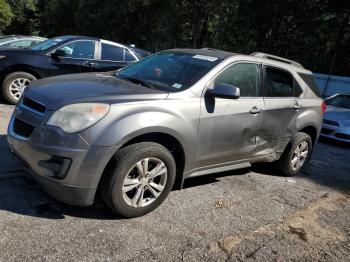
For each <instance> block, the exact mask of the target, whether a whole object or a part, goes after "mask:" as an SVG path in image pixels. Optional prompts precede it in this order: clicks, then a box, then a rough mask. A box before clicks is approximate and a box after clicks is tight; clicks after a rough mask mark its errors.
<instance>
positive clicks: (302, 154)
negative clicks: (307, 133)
mask: <svg viewBox="0 0 350 262" xmlns="http://www.w3.org/2000/svg"><path fill="white" fill-rule="evenodd" d="M308 154H309V144H308V143H307V142H306V141H302V142H301V143H300V144H299V145H298V146H297V147H296V148H295V150H294V153H293V157H292V160H291V167H292V169H293V170H299V169H300V168H301V167H302V166H303V165H304V163H305V161H306V159H307V157H308Z"/></svg>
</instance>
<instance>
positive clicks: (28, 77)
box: [2, 72, 36, 104]
mask: <svg viewBox="0 0 350 262" xmlns="http://www.w3.org/2000/svg"><path fill="white" fill-rule="evenodd" d="M34 80H36V77H35V76H33V75H32V74H29V73H26V72H13V73H10V74H8V75H7V76H6V77H5V79H4V81H3V83H2V94H3V96H4V98H5V100H6V101H7V102H9V103H10V104H17V102H18V100H19V99H20V97H21V95H22V93H23V92H24V89H25V88H26V87H27V86H28V85H29V84H30V83H31V82H32V81H34Z"/></svg>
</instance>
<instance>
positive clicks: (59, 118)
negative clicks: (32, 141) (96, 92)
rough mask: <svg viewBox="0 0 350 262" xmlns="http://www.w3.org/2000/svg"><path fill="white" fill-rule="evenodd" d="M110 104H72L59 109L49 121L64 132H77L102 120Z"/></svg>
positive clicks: (49, 123)
mask: <svg viewBox="0 0 350 262" xmlns="http://www.w3.org/2000/svg"><path fill="white" fill-rule="evenodd" d="M109 107H110V106H109V105H107V104H97V103H82V104H71V105H67V106H64V107H62V108H60V109H59V110H57V111H56V112H55V113H54V114H53V115H52V116H51V118H50V119H49V121H48V122H47V124H48V125H50V126H58V127H60V128H61V129H62V130H63V131H64V132H67V133H75V132H78V131H81V130H83V129H85V128H88V127H90V126H92V125H93V124H95V123H96V122H98V121H99V120H101V119H102V118H103V117H104V116H105V115H106V114H107V113H108V111H109Z"/></svg>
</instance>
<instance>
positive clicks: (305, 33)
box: [0, 0, 350, 75]
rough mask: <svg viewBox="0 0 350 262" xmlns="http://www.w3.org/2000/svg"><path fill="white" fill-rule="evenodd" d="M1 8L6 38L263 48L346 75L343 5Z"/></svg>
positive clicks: (46, 2)
mask: <svg viewBox="0 0 350 262" xmlns="http://www.w3.org/2000/svg"><path fill="white" fill-rule="evenodd" d="M2 2H4V1H0V3H2ZM8 3H9V4H10V5H11V7H12V10H13V13H14V14H15V15H14V17H13V20H12V22H11V24H10V25H9V26H8V27H7V29H6V32H7V33H27V34H30V33H31V34H33V33H40V34H41V35H43V36H49V37H50V36H56V35H62V34H80V35H88V36H96V37H101V38H105V39H110V40H113V41H119V42H122V43H126V44H130V43H133V44H136V45H137V46H139V47H142V48H146V49H149V50H151V51H158V50H162V49H168V48H173V47H195V48H200V47H204V46H210V47H213V48H218V49H224V50H227V51H233V52H241V53H251V52H255V51H263V52H268V53H272V54H275V55H280V56H286V57H288V58H291V59H295V60H297V61H299V62H301V63H302V64H303V65H305V67H307V68H309V69H311V70H313V71H316V72H321V73H328V72H329V71H330V65H331V63H332V60H334V61H335V62H334V68H333V69H332V73H334V74H339V75H350V69H349V68H350V55H349V54H350V1H341V0H304V1H300V0H281V1H266V0H196V1H192V0H104V1H101V0H8ZM0 5H1V4H0ZM0 10H3V8H1V9H0ZM7 23H8V22H7ZM0 26H1V22H0ZM0 29H1V27H0Z"/></svg>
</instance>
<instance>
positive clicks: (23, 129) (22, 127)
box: [13, 118, 35, 138]
mask: <svg viewBox="0 0 350 262" xmlns="http://www.w3.org/2000/svg"><path fill="white" fill-rule="evenodd" d="M34 129H35V126H33V125H31V124H28V123H27V122H24V121H22V120H20V119H18V118H15V119H14V121H13V132H14V133H15V134H16V135H19V136H21V137H25V138H29V137H30V136H31V135H32V133H33V131H34Z"/></svg>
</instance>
